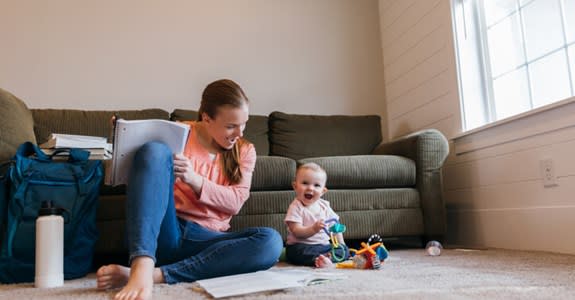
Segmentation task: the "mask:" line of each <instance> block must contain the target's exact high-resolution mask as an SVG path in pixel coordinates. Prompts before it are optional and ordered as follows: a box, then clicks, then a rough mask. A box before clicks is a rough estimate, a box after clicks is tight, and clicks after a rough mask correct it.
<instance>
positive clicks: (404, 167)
mask: <svg viewBox="0 0 575 300" xmlns="http://www.w3.org/2000/svg"><path fill="white" fill-rule="evenodd" d="M306 162H315V163H317V164H318V165H320V166H321V167H322V168H323V169H324V170H325V171H326V173H327V184H326V186H327V188H328V189H354V188H361V189H367V188H392V187H412V186H415V175H416V174H415V162H414V161H413V160H411V159H409V158H405V157H401V156H395V155H352V156H332V157H313V158H306V159H302V160H300V161H298V163H306Z"/></svg>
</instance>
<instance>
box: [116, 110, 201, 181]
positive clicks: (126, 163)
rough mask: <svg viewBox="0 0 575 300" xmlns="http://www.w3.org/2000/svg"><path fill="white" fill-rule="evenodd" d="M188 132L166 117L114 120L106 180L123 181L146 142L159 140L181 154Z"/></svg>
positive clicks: (187, 126) (125, 179)
mask: <svg viewBox="0 0 575 300" xmlns="http://www.w3.org/2000/svg"><path fill="white" fill-rule="evenodd" d="M189 132H190V126H189V125H188V124H184V123H178V122H173V121H168V120H161V119H146V120H124V119H118V120H116V122H115V127H114V142H113V150H112V159H111V160H109V161H108V163H107V165H106V176H105V183H106V184H108V185H114V186H115V185H121V184H126V183H127V182H128V177H129V173H130V169H131V167H132V161H133V160H134V154H135V153H136V150H138V149H139V148H140V147H141V146H142V145H144V144H145V143H147V142H151V141H158V142H162V143H165V144H166V145H168V147H170V149H172V152H173V153H182V152H183V151H184V147H185V146H186V141H187V139H188V133H189Z"/></svg>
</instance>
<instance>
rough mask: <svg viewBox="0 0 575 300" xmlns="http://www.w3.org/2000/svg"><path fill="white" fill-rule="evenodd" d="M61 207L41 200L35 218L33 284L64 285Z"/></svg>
mask: <svg viewBox="0 0 575 300" xmlns="http://www.w3.org/2000/svg"><path fill="white" fill-rule="evenodd" d="M62 212H63V209H62V208H57V207H54V206H53V204H52V201H44V202H42V207H41V208H40V210H39V211H38V219H36V270H35V271H36V274H35V275H36V276H35V278H34V286H36V287H38V288H50V287H58V286H62V285H64V218H63V217H62Z"/></svg>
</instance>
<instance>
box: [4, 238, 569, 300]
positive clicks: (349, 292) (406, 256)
mask: <svg viewBox="0 0 575 300" xmlns="http://www.w3.org/2000/svg"><path fill="white" fill-rule="evenodd" d="M283 267H286V266H285V265H284V264H280V265H278V266H277V267H276V268H283ZM336 272H342V273H345V274H346V275H347V279H345V280H338V281H332V282H328V283H324V284H320V285H315V286H308V287H302V288H292V289H289V290H281V291H275V292H264V293H259V294H253V295H249V296H243V297H236V298H234V299H303V298H309V299H370V300H371V299H383V298H385V299H575V256H572V255H562V254H553V253H542V252H524V251H510V250H497V249H488V250H472V251H470V250H462V249H447V250H444V251H443V253H442V255H441V256H439V257H430V256H426V255H425V253H424V251H423V250H421V249H409V250H392V251H391V252H390V258H389V259H388V260H386V262H385V264H384V265H383V268H382V269H381V270H378V271H375V270H339V269H338V270H336ZM113 295H114V291H98V290H96V289H95V279H94V275H93V274H90V275H89V276H88V277H86V278H83V279H78V280H70V281H66V282H65V284H64V287H60V288H54V289H36V288H34V287H33V285H32V284H17V285H0V299H14V300H16V299H88V300H91V299H111V298H112V297H113ZM153 296H154V297H153V299H210V298H211V297H210V296H209V295H207V294H205V293H204V292H202V291H199V290H198V286H197V284H195V283H182V284H177V285H166V284H162V285H156V287H155V289H154V295H153ZM228 299H229V298H228Z"/></svg>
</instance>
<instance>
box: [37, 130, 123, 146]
mask: <svg viewBox="0 0 575 300" xmlns="http://www.w3.org/2000/svg"><path fill="white" fill-rule="evenodd" d="M111 147H112V145H111V144H109V143H108V140H107V138H105V137H100V136H89V135H77V134H61V133H52V134H51V135H50V138H48V141H46V142H45V143H43V144H42V145H40V148H99V149H107V150H111Z"/></svg>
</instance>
